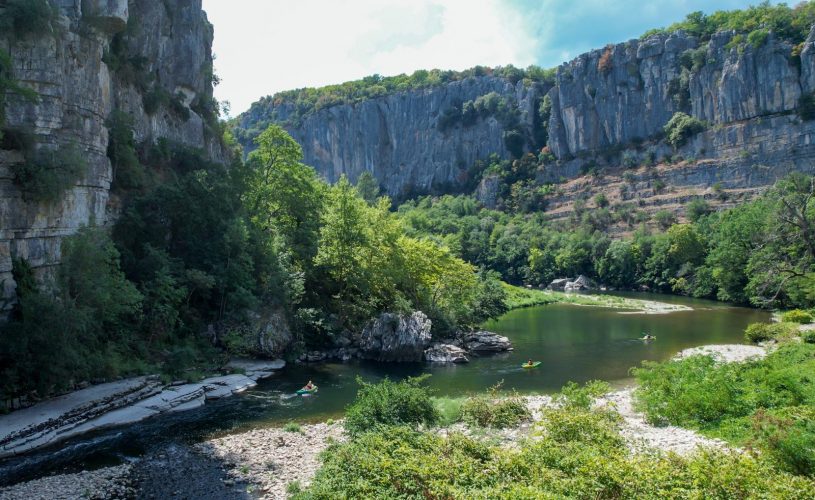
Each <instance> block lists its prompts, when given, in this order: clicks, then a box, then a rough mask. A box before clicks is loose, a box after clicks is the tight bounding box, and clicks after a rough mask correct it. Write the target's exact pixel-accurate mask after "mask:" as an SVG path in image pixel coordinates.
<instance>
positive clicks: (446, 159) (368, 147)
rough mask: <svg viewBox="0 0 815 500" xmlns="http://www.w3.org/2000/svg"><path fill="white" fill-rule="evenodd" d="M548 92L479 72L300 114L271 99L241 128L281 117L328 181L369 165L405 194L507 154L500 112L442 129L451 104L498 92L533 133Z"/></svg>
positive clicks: (391, 189)
mask: <svg viewBox="0 0 815 500" xmlns="http://www.w3.org/2000/svg"><path fill="white" fill-rule="evenodd" d="M544 90H548V89H547V88H543V89H542V88H541V87H540V86H539V85H529V84H528V83H527V84H525V83H524V82H523V81H518V82H517V83H515V84H513V83H511V82H510V81H509V80H507V79H506V78H501V77H495V76H477V77H469V78H465V79H463V80H458V81H454V82H450V83H447V84H444V85H440V86H436V87H430V88H424V89H419V90H409V91H402V92H395V93H392V94H389V95H385V96H382V97H376V98H371V99H366V100H363V101H362V102H360V103H357V104H341V105H335V106H331V107H327V108H324V109H321V110H319V111H316V112H314V113H312V114H309V115H307V116H305V117H303V118H299V117H297V116H296V112H297V107H296V105H295V104H292V103H290V102H281V103H274V102H271V101H268V102H266V105H254V106H253V107H252V109H251V110H250V111H248V112H247V113H245V114H243V115H241V117H239V119H238V126H239V127H240V128H242V129H249V128H252V127H255V128H257V125H258V124H265V123H269V122H277V123H282V124H283V125H284V127H285V128H286V129H287V130H288V132H289V133H290V134H291V135H292V137H294V139H295V140H297V142H299V143H300V144H301V145H302V146H303V154H304V156H305V163H307V164H308V165H311V166H313V167H314V168H315V169H316V170H317V172H319V173H320V174H321V175H322V176H323V177H325V178H326V179H327V180H328V181H330V182H334V181H336V180H337V179H339V177H340V175H342V174H345V175H347V176H348V177H349V178H350V179H351V180H352V181H353V180H356V178H357V177H358V176H359V175H360V174H361V173H362V172H365V171H368V172H371V173H372V174H373V175H374V176H375V177H376V179H377V180H378V181H379V182H380V184H381V185H382V187H383V188H384V189H385V191H386V192H388V193H389V194H391V195H393V196H400V195H402V194H405V193H407V192H415V191H419V192H421V191H428V190H430V189H432V188H434V187H439V186H445V185H460V184H462V183H463V182H464V181H465V177H466V172H467V169H469V168H470V167H472V165H473V164H474V163H475V161H476V160H485V159H487V158H488V157H489V156H490V155H491V154H496V155H498V156H499V157H501V158H509V157H510V153H509V151H508V150H507V147H506V144H505V140H504V133H505V132H507V127H506V124H505V123H502V121H501V120H499V118H498V117H496V116H485V117H483V118H479V119H477V120H475V121H474V122H473V123H468V124H465V123H461V121H456V122H454V123H453V124H451V125H450V126H449V127H445V126H443V125H441V124H440V122H441V121H442V120H443V117H444V115H445V113H446V112H448V110H451V109H453V108H457V107H458V108H460V107H461V105H462V104H463V103H466V102H467V101H475V100H476V99H478V98H479V97H482V96H486V95H488V94H490V93H496V94H497V95H499V96H500V97H502V98H504V99H506V100H507V102H508V103H510V105H511V106H512V107H513V108H515V110H514V111H516V114H517V117H518V120H519V123H520V129H521V131H522V135H524V136H526V138H527V139H529V138H530V137H531V135H532V133H533V131H532V129H533V128H534V125H535V124H534V120H535V115H536V113H537V108H538V105H539V100H540V98H541V97H542V94H543V93H544V92H543V91H544ZM251 139H252V137H251V136H250V137H249V138H248V140H246V141H244V147H245V148H246V149H252V148H253V145H252V143H251ZM527 142H529V141H527ZM527 147H528V146H527Z"/></svg>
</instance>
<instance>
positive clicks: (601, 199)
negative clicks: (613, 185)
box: [594, 193, 608, 208]
mask: <svg viewBox="0 0 815 500" xmlns="http://www.w3.org/2000/svg"><path fill="white" fill-rule="evenodd" d="M594 203H595V204H596V205H597V206H598V207H600V208H605V207H607V206H608V198H607V197H606V195H605V194H603V193H600V194H598V195H596V196H595V197H594Z"/></svg>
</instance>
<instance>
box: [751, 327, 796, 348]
mask: <svg viewBox="0 0 815 500" xmlns="http://www.w3.org/2000/svg"><path fill="white" fill-rule="evenodd" d="M797 331H798V327H797V326H796V325H795V324H792V323H753V324H752V325H750V326H748V327H747V329H746V330H745V331H744V339H745V340H747V341H748V342H752V343H754V344H757V343H759V342H764V341H766V340H776V339H779V338H786V337H790V336H794V335H795V333H796V332H797Z"/></svg>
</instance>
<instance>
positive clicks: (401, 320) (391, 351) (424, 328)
mask: <svg viewBox="0 0 815 500" xmlns="http://www.w3.org/2000/svg"><path fill="white" fill-rule="evenodd" d="M430 327H431V322H430V320H429V319H428V318H427V316H426V315H425V314H424V313H423V312H421V311H415V312H413V313H411V314H394V313H383V314H382V315H381V316H379V317H378V318H376V319H375V320H373V321H371V322H370V323H368V324H367V325H366V326H365V328H364V329H363V330H362V336H361V337H360V339H359V349H360V354H361V356H362V357H363V358H365V359H374V360H377V361H403V362H404V361H417V362H418V361H421V360H422V357H423V356H424V350H425V349H426V348H427V346H428V345H429V344H430V338H431V336H430Z"/></svg>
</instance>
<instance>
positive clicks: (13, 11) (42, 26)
mask: <svg viewBox="0 0 815 500" xmlns="http://www.w3.org/2000/svg"><path fill="white" fill-rule="evenodd" d="M5 4H6V6H5V12H4V13H3V14H2V17H0V28H2V31H4V32H8V31H13V32H14V34H15V36H17V37H24V36H27V35H42V34H45V33H48V32H49V31H51V23H52V22H53V21H54V19H55V18H56V16H57V11H56V9H55V8H54V6H52V5H51V3H50V2H48V0H6V2H5Z"/></svg>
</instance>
